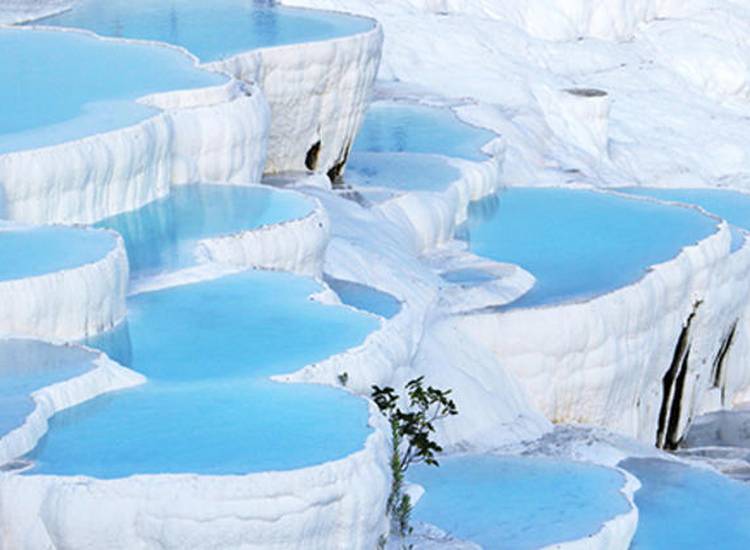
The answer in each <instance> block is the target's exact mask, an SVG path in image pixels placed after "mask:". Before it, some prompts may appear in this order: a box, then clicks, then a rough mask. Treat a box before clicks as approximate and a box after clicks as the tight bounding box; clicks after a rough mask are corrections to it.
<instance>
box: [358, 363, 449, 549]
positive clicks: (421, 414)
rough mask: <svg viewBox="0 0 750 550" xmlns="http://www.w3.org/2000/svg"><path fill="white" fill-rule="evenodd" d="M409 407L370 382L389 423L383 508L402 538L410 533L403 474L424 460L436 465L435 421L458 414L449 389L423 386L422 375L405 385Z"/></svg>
mask: <svg viewBox="0 0 750 550" xmlns="http://www.w3.org/2000/svg"><path fill="white" fill-rule="evenodd" d="M404 389H405V392H406V396H405V401H406V403H407V405H408V407H407V408H406V409H405V410H404V409H401V407H400V406H399V402H400V401H401V397H400V396H399V395H398V394H397V393H396V390H394V389H393V388H391V387H388V386H386V387H383V388H381V387H379V386H372V399H373V401H375V404H376V405H377V406H378V409H379V410H380V412H381V413H382V414H383V416H385V417H386V418H387V419H388V422H389V424H390V427H391V444H392V452H391V464H390V465H391V477H392V481H391V492H390V495H389V496H388V502H387V503H386V511H387V513H388V515H389V517H390V518H391V525H392V530H393V531H395V532H396V533H397V534H398V535H399V536H400V537H401V538H403V537H405V536H407V535H409V534H410V533H411V528H410V527H409V517H410V515H411V508H412V504H411V498H410V497H409V495H407V494H405V493H404V477H405V474H406V471H407V470H408V469H409V466H411V465H412V464H419V463H424V464H427V465H429V466H439V463H438V460H437V455H438V454H439V453H441V452H442V451H443V448H442V447H441V446H440V445H439V444H438V443H437V442H436V441H434V439H433V436H434V433H435V426H434V423H435V422H436V421H438V420H441V419H443V418H446V417H448V416H453V415H456V414H458V409H457V408H456V404H455V403H454V402H453V400H452V399H450V397H449V396H450V394H451V391H452V390H440V389H438V388H434V387H432V386H428V387H427V388H425V387H424V376H420V377H419V378H415V379H413V380H410V381H409V382H407V383H406V385H405V386H404Z"/></svg>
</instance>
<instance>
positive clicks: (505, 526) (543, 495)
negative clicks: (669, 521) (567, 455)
mask: <svg viewBox="0 0 750 550" xmlns="http://www.w3.org/2000/svg"><path fill="white" fill-rule="evenodd" d="M408 477H409V480H410V481H412V482H415V483H418V484H420V485H422V486H423V487H424V488H425V491H426V492H425V494H424V496H423V497H422V499H421V500H420V501H419V502H418V503H417V505H416V506H415V508H414V511H413V513H412V517H413V518H414V519H415V520H417V521H423V522H426V523H431V524H433V525H436V526H437V527H439V528H440V529H442V530H443V531H446V532H447V533H449V534H450V535H453V536H454V537H456V538H459V539H462V540H467V541H471V542H474V543H476V544H479V545H480V546H482V547H484V548H488V549H489V548H492V549H513V550H524V549H527V548H528V549H531V548H540V547H542V546H546V545H550V544H554V543H557V542H563V541H570V540H574V539H579V538H583V537H586V536H588V535H590V534H593V533H595V532H596V531H598V530H599V528H600V527H601V525H602V524H603V523H604V522H606V521H608V520H610V519H612V518H613V517H615V516H617V515H620V514H623V513H626V512H628V511H629V509H630V507H629V504H628V502H627V501H626V500H625V498H624V497H623V496H622V494H621V493H620V489H621V488H622V487H623V485H624V484H625V479H624V477H623V475H622V474H621V473H619V472H617V471H615V470H611V469H607V468H600V467H597V466H591V465H586V464H579V463H572V462H560V461H552V460H546V459H536V458H522V457H489V456H472V457H463V458H449V459H441V460H440V467H439V468H433V467H427V466H418V467H416V468H413V469H410V470H409V475H408Z"/></svg>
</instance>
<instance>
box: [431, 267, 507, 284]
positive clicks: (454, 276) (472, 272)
mask: <svg viewBox="0 0 750 550" xmlns="http://www.w3.org/2000/svg"><path fill="white" fill-rule="evenodd" d="M440 276H441V277H442V278H443V280H444V281H446V282H448V283H453V284H458V285H464V286H478V285H481V284H484V283H489V282H490V281H494V280H495V279H497V275H493V274H492V273H489V272H487V271H485V270H483V269H475V268H464V269H454V270H453V271H446V272H445V273H442V274H441V275H440Z"/></svg>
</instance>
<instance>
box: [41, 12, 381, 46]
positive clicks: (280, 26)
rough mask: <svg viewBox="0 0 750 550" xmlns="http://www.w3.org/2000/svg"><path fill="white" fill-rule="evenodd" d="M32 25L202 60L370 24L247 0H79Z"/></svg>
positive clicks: (370, 25)
mask: <svg viewBox="0 0 750 550" xmlns="http://www.w3.org/2000/svg"><path fill="white" fill-rule="evenodd" d="M36 23H38V24H42V25H54V26H60V27H78V28H83V29H88V30H90V31H93V32H95V33H97V34H100V35H104V36H115V37H124V38H134V39H142V40H158V41H160V42H168V43H170V44H176V45H179V46H182V47H184V48H186V49H188V50H189V51H190V52H192V53H194V54H195V55H196V56H198V57H199V58H200V59H201V60H202V61H215V60H218V59H222V58H226V57H230V56H232V55H235V54H238V53H241V52H245V51H248V50H253V49H256V48H260V47H265V46H281V45H284V44H293V43H300V42H313V41H319V40H329V39H333V38H340V37H342V36H348V35H352V34H358V33H361V32H365V31H367V30H370V29H372V28H373V22H372V21H371V20H369V19H365V18H362V17H354V16H350V15H345V14H337V13H331V12H323V11H312V10H302V9H294V8H284V7H280V6H277V5H272V3H271V2H261V1H251V0H212V1H211V2H206V1H205V0H169V1H165V0H106V2H103V1H101V0H82V1H81V2H80V3H79V4H77V5H75V6H74V8H73V9H71V10H70V11H67V12H65V13H62V14H59V15H55V16H53V17H48V18H45V19H41V20H39V21H37V22H36Z"/></svg>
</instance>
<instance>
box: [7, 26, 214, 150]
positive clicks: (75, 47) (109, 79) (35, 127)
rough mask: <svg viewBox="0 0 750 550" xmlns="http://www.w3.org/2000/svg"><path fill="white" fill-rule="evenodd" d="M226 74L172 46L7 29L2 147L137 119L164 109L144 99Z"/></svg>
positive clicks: (51, 140) (52, 140)
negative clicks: (204, 68) (201, 65)
mask: <svg viewBox="0 0 750 550" xmlns="http://www.w3.org/2000/svg"><path fill="white" fill-rule="evenodd" d="M225 81H226V77H224V76H221V75H218V74H214V73H209V72H207V71H202V70H199V69H197V68H196V67H195V66H194V63H193V61H192V60H191V59H190V58H189V57H188V56H185V55H183V54H181V53H179V52H177V51H174V50H171V49H168V48H163V47H156V46H146V45H133V44H129V45H128V44H118V43H115V42H112V41H102V40H101V39H97V38H96V37H91V36H84V35H82V34H80V33H72V32H56V31H31V30H28V29H0V154H2V153H8V152H11V151H19V150H22V149H31V148H36V147H44V146H48V145H55V144H59V143H63V142H65V141H70V140H75V139H80V138H82V137H85V136H88V135H92V134H96V133H100V132H106V131H110V130H114V129H116V128H122V127H124V126H129V125H132V124H135V123H137V122H139V121H141V120H143V119H145V118H148V117H150V116H152V115H153V114H154V113H155V112H156V110H155V109H153V108H150V107H146V106H144V105H139V104H137V103H135V102H134V100H136V99H138V98H141V97H143V96H146V95H149V94H153V93H157V92H165V91H169V90H177V89H190V88H199V87H206V86H215V85H218V84H220V83H222V82H225ZM63 91H64V93H63Z"/></svg>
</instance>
